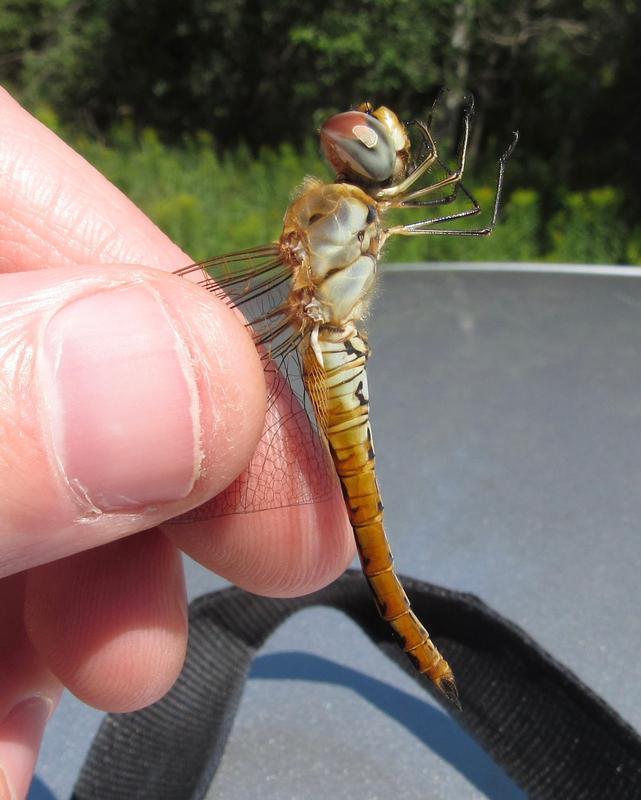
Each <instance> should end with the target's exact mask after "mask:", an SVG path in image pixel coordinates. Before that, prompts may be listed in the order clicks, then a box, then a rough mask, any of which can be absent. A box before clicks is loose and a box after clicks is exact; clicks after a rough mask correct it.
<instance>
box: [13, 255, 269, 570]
mask: <svg viewBox="0 0 641 800" xmlns="http://www.w3.org/2000/svg"><path fill="white" fill-rule="evenodd" d="M0 296H1V297H2V301H0V351H1V352H3V353H4V354H6V355H5V357H3V358H2V359H0V408H1V409H2V414H1V415H0V425H1V426H2V431H1V432H0V441H2V457H1V458H0V485H2V487H3V492H2V495H1V496H0V547H2V551H3V555H4V557H3V560H2V564H1V565H0V574H9V573H10V572H11V571H18V570H21V569H25V568H27V567H29V566H35V565H37V564H40V563H44V562H46V561H50V560H53V559H55V558H60V557H61V556H65V555H68V554H70V553H73V552H78V551H81V550H85V549H87V548H89V547H95V546H97V545H99V544H102V543H104V542H107V541H111V540H114V539H117V538H119V537H122V536H125V535H127V534H131V533H134V532H137V531H140V530H144V529H146V528H149V527H151V526H153V525H155V524H156V523H158V522H159V521H162V520H165V519H167V518H170V517H172V516H174V515H175V514H177V513H181V512H183V511H186V510H187V509H189V508H193V507H194V506H196V505H198V504H199V503H201V502H203V501H204V500H206V499H208V498H209V497H211V496H212V495H214V494H216V493H217V492H219V491H221V490H222V489H223V488H224V487H225V486H227V485H228V484H229V483H230V481H231V480H232V479H233V477H234V476H235V475H236V474H237V473H238V472H239V471H240V470H241V469H242V468H243V466H244V465H245V464H246V463H247V461H248V460H249V457H250V455H251V453H252V451H253V449H254V447H255V444H256V441H257V439H258V436H259V434H260V430H261V426H262V421H263V418H264V407H265V406H264V403H265V397H264V394H265V387H264V379H263V373H262V370H261V367H260V362H259V359H258V356H257V353H256V350H255V348H254V347H253V344H252V342H251V339H250V338H249V337H248V336H247V334H246V331H245V330H244V328H243V326H242V325H241V324H240V322H239V321H238V320H237V319H236V317H235V315H234V314H233V313H232V312H231V311H230V310H229V309H227V308H226V307H225V306H224V305H222V304H220V303H216V302H214V301H213V300H212V299H211V297H210V296H209V295H208V294H207V293H205V292H202V291H201V290H200V289H199V288H198V287H197V286H194V285H192V284H190V283H188V282H187V281H183V280H181V279H179V278H176V277H174V276H171V275H166V274H163V273H161V272H158V271H157V270H145V269H143V268H138V269H133V268H130V267H127V268H117V267H110V268H101V269H93V270H86V269H81V268H72V269H66V270H51V271H42V272H38V273H36V272H29V273H15V274H12V275H5V276H3V278H2V292H1V293H0Z"/></svg>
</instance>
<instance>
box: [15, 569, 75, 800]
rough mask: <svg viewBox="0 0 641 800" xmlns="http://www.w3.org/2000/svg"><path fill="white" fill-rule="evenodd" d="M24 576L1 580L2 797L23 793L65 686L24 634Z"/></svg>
mask: <svg viewBox="0 0 641 800" xmlns="http://www.w3.org/2000/svg"><path fill="white" fill-rule="evenodd" d="M24 582H25V577H24V575H14V576H12V577H11V578H5V579H4V580H2V581H0V797H2V798H4V797H9V798H13V797H15V798H18V797H25V796H26V794H27V790H28V788H29V784H30V782H31V776H32V774H33V768H34V765H35V762H36V758H37V756H38V749H39V747H40V741H41V739H42V734H43V732H44V727H45V724H46V722H47V719H48V718H49V717H50V716H51V714H52V712H53V709H54V708H55V706H56V704H57V703H58V700H59V697H60V693H61V690H62V687H61V686H60V683H59V682H58V681H57V680H56V678H55V677H54V676H53V675H52V674H51V672H50V671H49V670H48V669H47V667H46V665H45V663H44V662H43V661H42V659H41V658H40V656H39V654H38V653H37V651H36V650H35V649H34V647H33V645H32V644H31V642H30V640H29V637H28V636H27V634H26V631H25V627H24V622H23V606H24Z"/></svg>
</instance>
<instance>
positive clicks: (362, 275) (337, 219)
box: [280, 183, 381, 328]
mask: <svg viewBox="0 0 641 800" xmlns="http://www.w3.org/2000/svg"><path fill="white" fill-rule="evenodd" d="M380 237H381V225H380V221H379V214H378V209H377V206H376V202H375V201H374V200H372V198H371V197H370V196H369V195H368V194H366V193H365V192H364V191H363V190H362V189H359V188H358V187H356V186H351V185H350V184H321V183H315V184H313V185H312V186H311V188H309V189H308V190H307V191H304V192H303V194H302V195H301V196H300V197H299V198H298V199H297V200H295V201H294V203H292V205H291V206H290V207H289V209H288V210H287V213H286V215H285V224H284V227H283V234H282V236H281V239H280V242H281V247H282V248H283V249H284V250H285V251H286V252H287V254H288V255H289V257H290V259H291V262H292V267H293V272H294V276H293V281H292V288H293V290H294V292H295V293H297V295H296V296H297V297H299V298H301V300H300V302H299V303H298V304H297V307H296V308H293V309H292V316H294V317H295V318H296V319H297V321H298V323H302V325H303V327H304V326H305V323H306V320H305V317H309V318H310V319H311V321H313V322H315V323H320V324H324V325H330V326H332V327H335V328H342V327H345V326H347V325H348V323H349V322H352V321H354V320H358V319H361V318H362V317H363V315H364V314H365V311H366V309H367V304H368V302H369V298H370V295H371V292H372V288H373V286H374V278H375V274H376V262H377V258H378V252H379V246H380ZM308 308H311V309H313V313H310V312H309V311H308V310H307V309H308Z"/></svg>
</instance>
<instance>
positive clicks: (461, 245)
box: [38, 109, 641, 264]
mask: <svg viewBox="0 0 641 800" xmlns="http://www.w3.org/2000/svg"><path fill="white" fill-rule="evenodd" d="M38 116H39V117H40V118H41V119H43V120H44V121H47V122H48V123H53V125H54V127H55V126H57V127H58V131H59V132H60V133H61V135H63V137H65V138H67V140H68V141H69V143H70V144H71V145H72V146H74V147H75V148H76V149H78V150H79V151H80V152H81V153H82V154H83V155H84V156H85V157H86V158H88V160H89V161H91V162H92V163H93V164H94V165H95V166H96V167H97V168H98V169H99V170H100V171H101V172H103V173H104V174H105V175H106V176H107V177H108V178H109V179H110V180H112V181H113V182H114V183H115V184H116V185H117V186H119V187H120V188H121V189H122V190H123V191H124V192H125V193H126V194H127V195H128V196H129V197H130V198H131V199H132V200H133V201H134V202H135V203H137V204H138V205H139V206H140V207H141V208H142V209H143V210H144V211H145V212H146V213H147V214H149V216H150V217H151V218H152V219H153V220H154V221H155V222H156V224H158V225H159V226H160V227H161V228H162V229H163V230H164V231H165V232H166V233H167V234H168V235H169V236H170V237H171V238H172V239H174V240H175V241H176V242H177V243H178V244H179V245H180V246H181V247H182V248H183V249H184V250H185V251H186V252H188V253H190V255H191V256H192V257H193V258H194V259H197V260H201V259H206V258H211V257H213V256H215V255H220V254H222V253H225V252H231V251H234V250H239V249H242V248H245V247H251V246H252V245H259V244H264V243H266V242H270V241H273V240H274V239H276V238H277V237H278V236H279V234H280V230H281V225H282V218H283V214H284V212H285V209H286V208H287V206H288V204H289V203H290V202H291V199H292V196H293V194H294V192H295V191H296V189H297V187H298V186H299V185H300V184H301V182H302V180H303V179H304V177H305V176H307V175H314V176H317V177H319V178H321V179H327V178H328V177H329V172H328V170H327V168H326V167H325V165H324V163H323V162H322V161H321V159H320V156H319V155H318V152H317V144H316V142H315V141H310V142H308V143H307V144H306V145H305V146H304V147H302V148H300V149H296V148H294V147H292V146H291V145H281V146H280V147H278V148H276V149H271V148H263V150H262V151H261V152H260V153H259V154H258V156H256V157H254V156H253V155H252V154H251V152H250V151H249V150H248V148H247V147H246V146H245V145H242V144H241V145H238V146H237V147H236V148H235V149H234V150H232V151H226V152H224V153H223V154H219V153H218V152H217V151H216V148H215V145H214V142H213V140H212V138H211V136H210V135H209V134H207V133H200V134H197V135H196V136H194V137H189V138H185V139H184V140H183V142H182V144H181V145H167V144H164V143H163V142H162V141H161V140H160V138H159V136H158V134H157V133H156V132H155V131H154V130H153V129H151V128H147V129H145V130H144V131H143V132H142V133H141V134H136V133H135V131H134V128H133V126H132V125H131V124H130V123H127V124H121V125H118V126H116V127H115V128H113V129H112V130H111V131H110V135H109V140H110V142H112V143H115V145H114V144H109V145H107V144H105V143H104V142H102V143H100V142H96V141H95V140H92V139H90V138H89V137H87V136H84V135H81V136H78V135H76V136H71V135H69V134H68V132H67V131H66V130H65V129H64V126H62V127H61V126H60V124H59V122H58V120H57V118H56V116H55V114H53V113H52V112H51V110H50V109H43V110H42V111H41V112H40V113H39V115H38ZM469 188H471V184H470V187H469ZM474 194H475V196H476V198H477V200H478V201H479V203H480V205H481V207H482V214H481V215H479V216H473V217H469V218H467V219H463V220H458V221H456V222H451V223H448V224H447V225H442V226H441V227H442V228H443V229H445V230H447V229H450V230H451V229H453V228H467V229H470V228H478V227H483V226H484V225H486V224H487V223H488V222H489V217H490V215H491V210H492V206H493V202H494V188H493V186H485V187H483V186H481V187H480V188H478V189H476V190H475V192H474ZM621 202H622V201H621V194H620V192H618V191H616V190H614V189H612V188H609V187H605V188H600V189H593V190H591V191H588V192H584V193H570V194H567V195H566V196H565V197H564V199H563V201H562V206H561V209H560V210H559V211H558V212H557V213H556V214H555V215H554V217H553V218H552V221H551V223H550V225H549V226H548V227H547V228H546V227H545V225H544V223H543V221H542V215H541V198H540V195H539V194H538V193H537V192H536V191H534V190H532V189H517V190H516V191H513V192H512V193H511V194H510V195H508V196H507V197H506V198H505V202H504V204H503V207H502V209H501V213H500V217H499V224H498V226H497V228H496V230H495V232H494V234H493V235H492V236H491V237H489V238H487V237H454V236H438V235H433V236H411V237H401V236H398V237H393V238H392V240H391V241H390V243H389V245H388V246H387V247H386V249H385V251H384V257H385V260H386V261H396V262H412V261H437V262H438V261H541V260H548V261H554V262H573V263H634V264H640V263H641V227H639V226H636V227H629V226H628V225H627V224H626V223H625V222H624V221H623V220H622V218H621V214H620V211H621ZM469 208H470V204H469V202H467V201H465V199H464V198H463V199H461V198H459V199H458V200H457V201H456V202H455V203H452V204H449V205H444V206H436V207H433V208H432V209H423V210H421V209H411V210H410V209H407V210H403V211H397V212H396V217H395V219H394V221H395V222H398V223H399V224H401V223H406V222H410V221H411V222H415V221H418V220H420V219H426V218H427V217H429V216H434V215H435V214H439V213H440V214H449V213H455V212H459V211H463V210H465V209H469ZM439 209H440V211H439ZM428 212H431V213H428ZM546 242H547V243H548V244H547V245H546Z"/></svg>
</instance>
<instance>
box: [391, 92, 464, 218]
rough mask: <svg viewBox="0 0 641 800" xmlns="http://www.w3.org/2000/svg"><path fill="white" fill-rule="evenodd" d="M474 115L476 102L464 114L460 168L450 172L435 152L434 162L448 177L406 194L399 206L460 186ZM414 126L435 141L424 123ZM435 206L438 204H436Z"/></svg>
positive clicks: (454, 194)
mask: <svg viewBox="0 0 641 800" xmlns="http://www.w3.org/2000/svg"><path fill="white" fill-rule="evenodd" d="M473 113H474V102H473V101H472V100H470V101H469V102H468V104H467V106H466V107H465V110H464V112H463V137H462V139H461V145H460V147H459V153H458V167H457V168H456V169H455V170H454V172H450V170H449V169H447V168H446V167H444V165H443V163H442V161H441V160H440V159H439V157H438V154H437V153H436V151H434V155H435V158H434V159H433V161H436V162H437V163H438V164H439V165H440V166H442V167H444V168H445V171H446V172H447V173H448V175H447V177H446V178H443V179H442V180H440V181H437V182H436V183H432V184H430V185H429V186H423V187H422V188H421V189H417V190H416V191H414V192H411V193H410V194H406V195H405V197H403V198H402V200H400V202H399V203H398V205H400V206H405V205H407V204H408V203H411V202H413V201H415V200H416V199H418V198H419V197H423V196H424V195H426V194H432V193H433V192H437V191H439V190H440V189H445V188H446V187H447V186H451V185H452V184H454V185H455V186H458V184H459V183H460V181H461V178H462V177H463V173H464V172H465V160H466V158H467V145H468V142H469V138H470V121H471V119H472V114H473ZM414 124H415V125H416V126H417V127H418V128H419V130H420V131H421V133H422V134H423V136H424V137H429V139H430V141H431V142H432V141H433V138H432V135H431V133H430V132H429V128H428V127H427V125H426V124H425V123H424V122H420V121H416V122H415V123H414ZM456 191H457V189H456V188H455V189H454V192H453V193H452V194H453V196H452V199H454V197H455V196H456ZM450 202H451V201H450ZM434 205H438V204H437V203H434Z"/></svg>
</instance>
